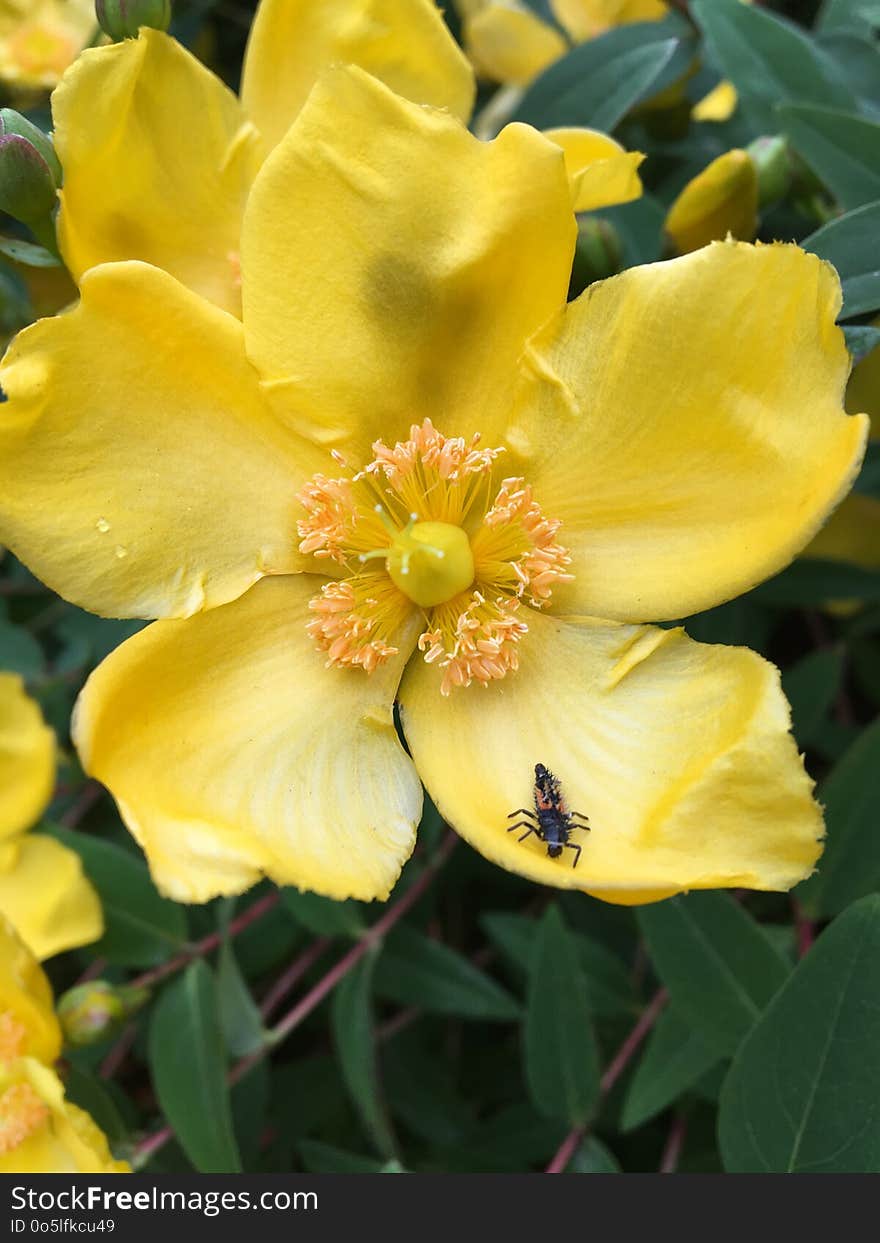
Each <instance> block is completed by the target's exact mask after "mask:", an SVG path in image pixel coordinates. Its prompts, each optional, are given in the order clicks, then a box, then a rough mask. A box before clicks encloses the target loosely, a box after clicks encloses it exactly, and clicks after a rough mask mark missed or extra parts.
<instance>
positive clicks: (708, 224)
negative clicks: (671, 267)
mask: <svg viewBox="0 0 880 1243" xmlns="http://www.w3.org/2000/svg"><path fill="white" fill-rule="evenodd" d="M757 230H758V174H757V172H756V170H755V166H754V164H753V163H752V160H751V158H750V156H749V154H748V152H746V151H740V150H738V149H736V150H733V151H726V152H725V153H724V155H719V156H718V158H717V160H713V161H712V163H711V164H710V165H709V166H708V167H707V168H704V169H703V171H702V172H701V173H699V174H698V175H697V176H696V177H694V178H693V180H692V181H689V182H688V184H687V185H686V186H685V188H684V189H683V190H682V192H681V194H679V196H678V198H677V199H676V200H675V202H674V203H673V204H672V206H671V207H670V209H669V211H668V213H667V215H666V225H665V231H666V238H667V241H668V243H669V246H670V249H671V250H672V252H673V253H674V254H679V255H687V254H690V253H691V251H693V250H699V249H700V248H701V247H702V246H708V245H709V243H710V242H716V241H717V242H723V241H724V239H725V238H726V237H727V235H728V233H729V234H730V235H731V236H732V237H735V238H738V239H739V240H740V241H745V242H750V241H751V240H752V238H753V237H754V236H755V233H756V232H757Z"/></svg>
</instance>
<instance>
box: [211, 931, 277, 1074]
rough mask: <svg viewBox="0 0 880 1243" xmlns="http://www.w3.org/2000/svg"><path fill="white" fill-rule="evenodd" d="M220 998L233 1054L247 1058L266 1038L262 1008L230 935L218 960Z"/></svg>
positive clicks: (230, 1051) (224, 1032)
mask: <svg viewBox="0 0 880 1243" xmlns="http://www.w3.org/2000/svg"><path fill="white" fill-rule="evenodd" d="M217 1001H218V1004H219V1007H220V1025H221V1027H222V1028H223V1039H224V1041H225V1043H226V1048H227V1050H228V1051H229V1053H231V1054H232V1056H233V1057H244V1056H245V1055H246V1054H248V1053H253V1051H254V1050H255V1049H259V1048H260V1046H261V1045H262V1044H264V1043H265V1040H266V1032H265V1030H264V1028H263V1020H262V1018H261V1016H260V1011H259V1008H258V1007H257V1005H256V1003H255V1002H254V999H253V997H252V996H251V994H250V989H249V988H248V986H247V984H246V983H245V981H244V979H243V977H242V974H241V971H240V970H239V966H238V963H237V961H236V958H235V951H234V950H233V948H232V944H231V943H230V941H229V940H228V939H227V938H224V940H223V943H222V944H221V946H220V954H219V956H218V960H217Z"/></svg>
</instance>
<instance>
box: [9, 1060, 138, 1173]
mask: <svg viewBox="0 0 880 1243" xmlns="http://www.w3.org/2000/svg"><path fill="white" fill-rule="evenodd" d="M130 1172H131V1170H130V1167H129V1165H128V1163H127V1162H125V1161H116V1160H114V1158H113V1156H112V1154H111V1152H110V1148H109V1146H108V1144H107V1139H106V1136H105V1135H104V1134H103V1132H102V1131H100V1130H99V1129H98V1127H97V1126H96V1125H95V1123H94V1122H93V1121H92V1119H91V1118H90V1117H89V1115H88V1114H87V1113H85V1112H84V1111H83V1110H82V1109H79V1108H78V1107H77V1106H76V1105H73V1104H71V1102H70V1101H68V1100H65V1097H64V1087H63V1085H62V1083H61V1080H60V1079H59V1078H58V1076H57V1075H56V1074H55V1072H54V1071H53V1070H51V1069H50V1068H49V1067H48V1066H44V1065H43V1064H42V1063H40V1062H38V1061H37V1060H36V1059H35V1058H32V1057H22V1058H18V1059H17V1060H16V1061H12V1062H6V1063H0V1174H128V1173H130Z"/></svg>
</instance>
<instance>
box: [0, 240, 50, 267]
mask: <svg viewBox="0 0 880 1243" xmlns="http://www.w3.org/2000/svg"><path fill="white" fill-rule="evenodd" d="M0 255H5V256H6V258H7V259H11V260H12V261H13V262H14V263H23V264H25V266H26V267H29V268H60V267H63V264H62V262H61V260H60V259H59V258H58V256H57V255H53V254H52V252H51V250H47V249H46V247H45V246H37V245H36V243H34V242H23V241H22V240H21V238H18V237H6V236H4V235H2V234H0Z"/></svg>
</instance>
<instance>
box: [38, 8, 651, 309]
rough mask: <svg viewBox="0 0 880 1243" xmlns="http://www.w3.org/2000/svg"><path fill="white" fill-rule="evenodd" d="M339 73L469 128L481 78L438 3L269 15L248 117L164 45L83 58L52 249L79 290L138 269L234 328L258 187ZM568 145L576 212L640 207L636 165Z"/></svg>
mask: <svg viewBox="0 0 880 1243" xmlns="http://www.w3.org/2000/svg"><path fill="white" fill-rule="evenodd" d="M335 63H340V64H341V63H352V64H356V65H359V66H361V67H362V68H364V69H366V70H367V71H369V72H370V73H372V74H373V75H375V76H376V77H378V78H379V79H381V80H383V81H385V82H386V83H388V84H389V85H390V86H391V88H392V89H393V90H395V91H396V92H398V93H399V94H401V95H402V96H404V97H405V98H407V99H411V100H413V101H414V102H416V103H423V104H430V105H433V106H436V107H439V108H445V109H447V110H448V111H449V112H450V113H452V114H453V115H454V116H457V117H460V118H462V119H463V120H467V118H468V117H469V116H470V112H471V108H472V106H473V100H474V82H473V73H472V70H471V68H470V65H469V64H468V62H467V60H466V59H465V57H464V55H463V53H462V52H461V50H460V49H459V47H458V46H457V44H456V43H455V41H454V40H453V38H452V36H451V35H450V33H449V31H448V30H447V29H446V27H445V25H444V23H443V20H442V18H441V17H440V14H439V12H438V11H437V9H436V7H435V5H434V4H433V3H432V0H408V3H407V4H406V5H401V3H400V0H322V3H321V4H320V5H318V4H314V3H312V2H311V0H263V2H262V3H261V4H260V6H259V8H258V11H257V14H256V17H255V19H254V24H253V28H252V31H251V36H250V41H249V44H248V49H247V54H246V57H245V65H244V73H243V79H242V97H241V101H240V102H239V100H238V99H236V97H235V96H234V95H233V94H232V93H231V92H230V91H229V89H228V88H227V87H226V86H225V85H224V84H223V83H222V82H221V81H220V79H219V78H217V77H216V76H215V75H214V74H212V73H211V72H210V71H209V70H208V69H206V68H205V67H204V66H203V65H201V64H199V62H198V61H197V60H196V59H195V58H194V57H193V56H191V55H190V54H189V53H188V52H187V51H185V50H184V49H183V48H182V47H181V46H180V45H179V44H178V43H176V42H175V41H174V40H173V39H171V38H169V37H168V36H167V35H164V34H160V33H159V32H158V31H153V30H144V31H142V33H141V36H140V38H139V39H137V40H132V39H128V40H125V41H124V42H123V43H119V44H115V45H114V46H112V47H107V48H97V49H94V50H91V51H89V52H87V53H85V55H83V56H82V57H80V59H79V60H78V61H77V63H76V64H75V65H74V66H73V67H72V68H71V70H70V71H69V73H67V74H66V75H65V77H64V80H63V81H62V83H61V85H60V86H59V87H58V89H57V90H56V91H55V93H54V95H53V98H52V110H53V117H54V125H55V142H56V148H57V151H58V154H59V156H60V158H61V161H62V164H63V166H64V174H65V184H64V190H63V191H62V193H61V196H60V197H61V210H60V216H59V222H58V233H59V242H60V245H61V249H62V253H63V255H64V258H65V261H66V263H67V266H68V267H69V269H70V271H71V272H72V273H73V275H74V277H75V278H77V279H79V278H80V277H81V276H82V274H83V273H84V272H85V271H87V270H88V269H89V268H91V267H93V266H95V265H96V264H99V263H106V262H111V261H114V260H122V259H143V260H145V261H146V262H148V263H152V264H154V265H155V266H157V267H161V268H164V269H165V270H166V271H167V272H170V273H171V274H172V275H173V276H175V277H177V279H178V280H180V281H182V282H183V283H184V284H186V285H188V286H189V287H190V288H191V289H193V290H195V291H196V292H197V293H200V294H202V295H203V296H204V297H206V298H210V299H211V301H212V302H215V303H216V304H217V305H218V306H221V307H223V308H224V310H227V311H230V312H232V313H233V314H235V315H237V316H238V315H240V314H241V262H240V251H241V229H242V217H243V214H244V211H245V208H246V205H247V202H248V197H249V195H250V190H251V187H252V185H253V181H254V177H255V176H256V174H257V172H258V171H259V169H260V167H261V165H262V163H263V161H264V159H265V158H266V156H267V155H268V154H269V153H270V152H271V150H272V149H273V147H274V146H275V145H276V144H277V143H278V142H279V141H280V139H281V138H282V137H283V136H284V134H285V132H286V131H287V129H288V127H289V125H290V123H291V122H292V121H293V120H294V119H295V117H296V116H297V114H298V112H299V110H300V109H301V107H302V105H303V103H304V101H305V99H306V97H307V96H308V93H309V91H310V90H311V88H312V86H313V84H314V82H315V80H316V78H317V77H318V76H319V74H320V73H321V71H322V70H323V69H324V68H326V67H327V66H329V65H332V64H335ZM569 134H571V135H572V136H571V139H570V141H571V144H572V151H571V154H570V156H569V163H570V170H571V175H572V179H573V182H574V191H573V192H574V196H575V207H576V210H578V211H585V210H588V209H589V208H591V207H594V206H596V207H598V206H605V205H607V204H608V203H609V202H621V201H625V200H627V199H631V198H635V197H637V196H638V195H639V194H640V193H641V184H640V181H639V178H638V174H637V173H636V169H637V167H638V165H639V163H640V161H641V159H642V157H641V156H640V155H639V154H637V153H627V152H624V151H623V149H622V148H621V147H620V146H619V145H618V144H617V143H615V142H613V140H612V139H610V138H606V137H605V136H604V135H595V134H594V133H593V131H578V130H575V131H566V132H565V133H562V132H560V135H559V138H558V141H560V142H564V141H566V138H567V136H568V135H569ZM591 139H592V140H593V145H592V147H590V141H591ZM593 164H595V165H596V167H595V168H594V169H593V171H592V172H591V173H590V176H589V177H588V178H587V181H586V182H585V181H584V180H583V176H582V174H583V173H584V170H585V169H586V168H587V166H588V165H593ZM291 227H295V226H294V225H293V222H292V223H291Z"/></svg>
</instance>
